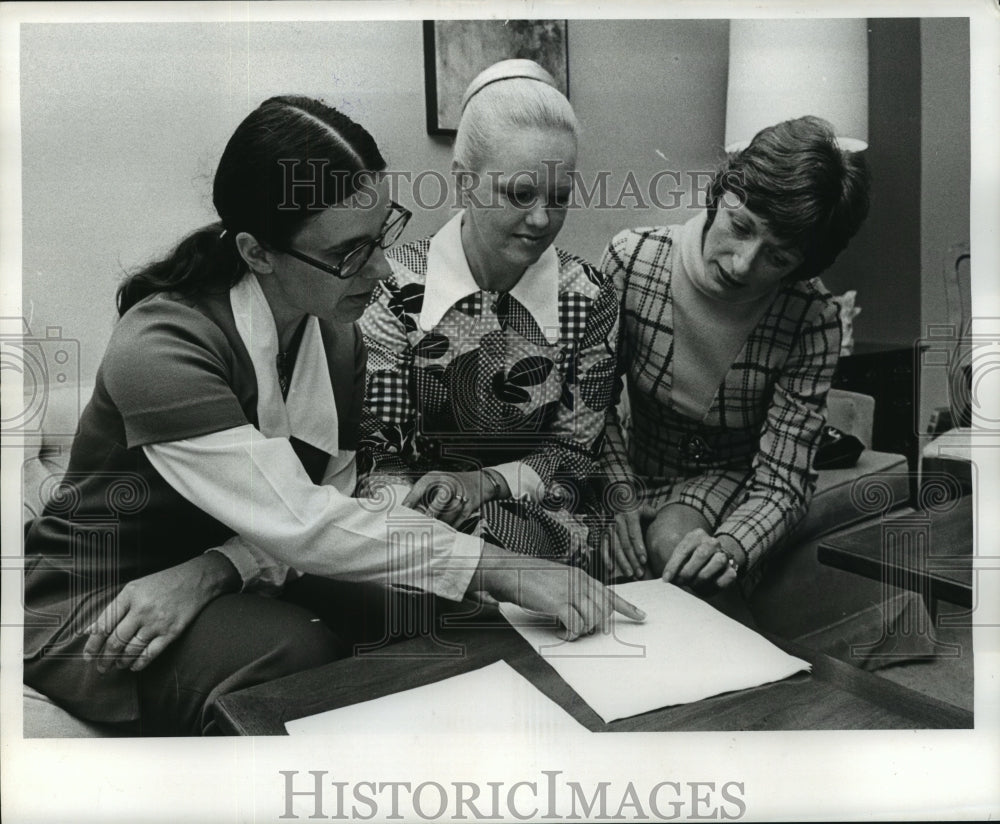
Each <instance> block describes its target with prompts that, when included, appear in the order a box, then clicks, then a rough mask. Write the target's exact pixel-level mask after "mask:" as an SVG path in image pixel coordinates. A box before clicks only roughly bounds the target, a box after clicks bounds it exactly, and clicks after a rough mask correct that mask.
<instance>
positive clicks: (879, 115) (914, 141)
mask: <svg viewBox="0 0 1000 824" xmlns="http://www.w3.org/2000/svg"><path fill="white" fill-rule="evenodd" d="M920 122H921V113H920V21H919V20H913V19H877V20H876V19H873V20H870V21H869V28H868V149H867V150H866V152H865V156H866V158H867V161H868V165H869V168H870V169H871V174H872V198H871V210H870V212H869V214H868V219H867V221H866V222H865V224H864V226H863V227H862V228H861V230H860V231H859V232H858V234H857V236H856V237H855V238H854V239H853V240H852V241H851V244H850V245H849V246H848V247H847V249H846V250H845V251H844V252H843V253H842V254H841V256H840V257H839V258H838V260H837V262H836V263H835V264H834V266H833V267H832V268H831V269H830V271H829V272H828V273H827V274H825V275H824V276H823V280H824V282H825V283H826V284H827V286H829V287H830V289H832V290H833V291H834V292H843V291H845V290H846V289H857V290H858V298H857V301H858V305H859V306H860V307H861V309H862V312H861V314H860V315H859V316H858V318H857V319H856V320H855V321H854V336H855V339H856V340H858V341H862V342H868V343H892V344H901V345H905V346H909V345H911V344H912V343H913V341H914V340H916V339H917V338H918V337H919V335H920V173H921V167H920Z"/></svg>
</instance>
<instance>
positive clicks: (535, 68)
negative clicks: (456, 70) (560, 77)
mask: <svg viewBox="0 0 1000 824" xmlns="http://www.w3.org/2000/svg"><path fill="white" fill-rule="evenodd" d="M516 78H523V79H525V80H537V81H538V82H539V83H545V84H546V85H547V86H552V88H554V89H555V88H558V87H557V86H556V81H555V78H554V77H553V76H552V75H551V74H549V73H548V72H547V71H545V69H543V68H542V67H541V66H539V65H538V64H537V63H536V62H535V61H534V60H525V59H521V58H518V59H514V60H501V61H500V62H499V63H494V64H493V65H492V66H490V67H489V68H486V69H483V70H482V71H481V72H480V73H479V74H477V75H476V77H475V79H474V80H473V81H472V82H471V83H470V84H469V88H467V89H466V90H465V94H464V95H463V96H462V111H463V112H464V111H465V107H466V106H468V105H469V101H470V100H471V99H472V98H473V97H475V96H476V95H477V94H479V92H481V91H482V90H483V89H485V88H486V87H487V86H489V85H492V84H493V83H499V82H500V81H501V80H514V79H516Z"/></svg>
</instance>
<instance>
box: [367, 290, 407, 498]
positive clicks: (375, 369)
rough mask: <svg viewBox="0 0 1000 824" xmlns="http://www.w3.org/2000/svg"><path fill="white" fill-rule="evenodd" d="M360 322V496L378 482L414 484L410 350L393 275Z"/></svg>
mask: <svg viewBox="0 0 1000 824" xmlns="http://www.w3.org/2000/svg"><path fill="white" fill-rule="evenodd" d="M377 295H378V296H377V298H376V299H375V300H374V301H373V302H372V303H371V304H370V305H369V306H368V309H367V310H366V311H365V314H364V316H363V317H362V319H361V320H360V321H359V323H358V325H359V327H360V328H361V331H362V333H363V335H364V341H365V345H366V347H367V349H368V377H367V389H366V392H365V403H364V407H363V409H362V412H361V430H360V433H359V441H358V463H357V466H358V488H357V493H358V495H361V496H365V495H369V494H371V493H372V487H373V486H374V485H377V483H384V482H388V483H390V484H405V485H408V486H409V485H412V484H413V483H414V482H415V481H416V479H417V478H418V477H419V476H420V475H421V474H423V472H418V471H416V467H414V466H413V465H412V462H413V458H414V435H415V432H416V411H415V408H414V405H413V399H412V398H411V397H410V392H409V385H410V374H411V372H412V369H413V351H412V349H411V347H410V345H409V341H408V339H407V336H406V327H405V325H404V320H403V318H404V313H403V311H402V308H403V307H402V306H401V301H402V300H404V299H405V297H406V296H405V295H404V294H403V290H402V289H400V287H399V286H398V284H397V283H396V281H395V279H394V278H390V279H388V280H384V281H382V284H381V287H380V288H379V289H378V292H377Z"/></svg>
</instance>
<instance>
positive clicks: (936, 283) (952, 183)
mask: <svg viewBox="0 0 1000 824" xmlns="http://www.w3.org/2000/svg"><path fill="white" fill-rule="evenodd" d="M920 44H921V50H922V53H923V70H922V73H921V84H920V97H921V106H922V108H923V112H924V116H923V122H922V127H921V150H922V151H921V159H922V162H921V187H920V238H921V253H920V276H921V309H920V313H921V328H922V329H923V330H925V331H924V332H923V334H925V335H926V334H927V333H926V329H927V328H928V326H929V325H931V324H935V323H948V308H947V304H946V302H945V290H944V278H943V274H942V271H943V267H944V256H945V253H946V251H947V249H948V247H950V246H951V245H952V244H955V243H959V242H962V241H968V240H969V209H970V204H969V180H970V174H971V169H970V160H969V152H970V145H969V141H970V129H969V21H968V20H963V19H956V18H937V19H928V20H923V21H921V24H920ZM968 300H969V296H968V294H966V301H968ZM966 305H967V306H968V305H969V304H968V303H966ZM947 405H948V390H947V383H946V378H945V374H944V371H943V370H941V369H932V368H930V367H928V368H925V369H924V373H923V386H922V395H921V418H920V423H921V427H920V429H921V431H924V430H925V429H926V427H927V423H928V419H929V417H930V413H931V411H932V410H933V409H934V408H935V407H939V406H947Z"/></svg>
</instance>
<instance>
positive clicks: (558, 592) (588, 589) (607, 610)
mask: <svg viewBox="0 0 1000 824" xmlns="http://www.w3.org/2000/svg"><path fill="white" fill-rule="evenodd" d="M480 574H481V582H482V585H483V586H482V588H483V589H485V590H486V591H487V592H489V593H490V594H491V595H492V596H494V597H496V598H497V599H498V600H502V601H511V602H513V603H515V604H518V605H519V606H521V607H523V608H524V609H529V610H532V611H534V612H540V613H542V614H543V615H552V616H554V617H556V618H557V619H558V620H559V623H561V624H562V625H563V633H562V637H563V638H564V639H565V640H567V641H573V640H575V639H577V638H579V637H580V636H581V635H587V634H589V633H592V632H594V631H596V630H598V629H600V630H604V629H606V628H607V626H608V624H609V622H610V620H611V614H612V613H614V612H618V613H621V614H622V615H624V616H625V617H627V618H631V619H632V620H633V621H644V620H645V619H646V613H644V612H643V611H642V610H641V609H639V608H638V607H636V606H634V605H633V604H630V603H629V602H628V601H626V600H625V599H624V598H622V597H621V596H619V595H617V594H615V592H614V591H613V590H611V589H608V588H606V587H604V586H602V585H601V583H600V582H599V581H597V580H595V579H594V578H592V577H590V576H589V575H587V573H585V572H584V571H583V570H581V569H578V568H577V567H570V566H566V565H564V564H559V563H556V562H554V561H546V560H543V559H540V558H529V557H526V556H518V555H514V554H513V553H510V552H507V551H506V550H503V549H500V548H499V547H494V546H490V545H487V546H486V547H485V548H484V549H483V556H482V561H481V562H480Z"/></svg>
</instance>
